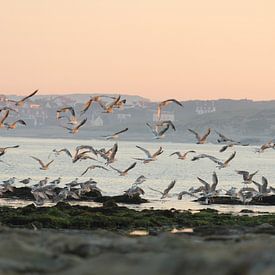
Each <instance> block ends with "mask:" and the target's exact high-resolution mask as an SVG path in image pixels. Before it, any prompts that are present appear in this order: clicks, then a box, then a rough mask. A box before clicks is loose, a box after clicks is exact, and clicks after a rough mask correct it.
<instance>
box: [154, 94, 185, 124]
mask: <svg viewBox="0 0 275 275" xmlns="http://www.w3.org/2000/svg"><path fill="white" fill-rule="evenodd" d="M170 103H176V104H178V105H179V106H181V107H183V105H182V103H180V102H179V101H178V100H176V99H167V100H164V101H162V102H160V103H159V104H158V107H157V119H158V120H160V118H161V112H162V108H163V107H165V106H167V105H169V104H170Z"/></svg>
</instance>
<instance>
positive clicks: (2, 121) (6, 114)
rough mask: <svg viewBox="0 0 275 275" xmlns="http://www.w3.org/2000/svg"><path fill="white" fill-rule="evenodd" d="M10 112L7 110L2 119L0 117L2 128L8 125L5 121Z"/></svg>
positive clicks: (0, 126)
mask: <svg viewBox="0 0 275 275" xmlns="http://www.w3.org/2000/svg"><path fill="white" fill-rule="evenodd" d="M9 113H10V111H9V110H7V111H6V112H5V114H4V115H3V116H2V117H1V119H0V128H4V127H6V125H5V124H4V121H5V120H6V118H7V117H8V115H9Z"/></svg>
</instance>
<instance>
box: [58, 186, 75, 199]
mask: <svg viewBox="0 0 275 275" xmlns="http://www.w3.org/2000/svg"><path fill="white" fill-rule="evenodd" d="M67 198H73V199H76V200H77V199H80V198H79V196H78V195H77V194H76V193H75V192H73V191H71V189H70V186H66V187H65V188H63V189H62V190H61V191H60V192H59V193H58V195H57V197H56V198H55V201H57V202H58V201H63V200H66V199H67Z"/></svg>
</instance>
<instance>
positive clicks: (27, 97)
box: [8, 90, 38, 107]
mask: <svg viewBox="0 0 275 275" xmlns="http://www.w3.org/2000/svg"><path fill="white" fill-rule="evenodd" d="M37 92H38V90H35V91H34V92H33V93H31V94H30V95H28V96H25V97H23V98H22V99H20V100H18V101H16V100H11V99H8V101H10V102H14V103H15V106H18V107H23V106H24V103H25V101H26V100H27V99H29V98H31V97H32V96H34V95H35V94H36V93H37Z"/></svg>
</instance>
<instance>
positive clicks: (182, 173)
mask: <svg viewBox="0 0 275 275" xmlns="http://www.w3.org/2000/svg"><path fill="white" fill-rule="evenodd" d="M0 142H1V143H0V146H1V147H4V146H10V145H17V144H18V145H20V147H19V148H18V149H11V150H9V151H8V152H7V154H5V155H4V156H3V157H2V158H1V159H2V160H4V161H6V162H7V163H9V164H10V166H7V165H6V164H4V163H0V167H1V168H0V169H1V170H0V171H1V174H0V180H6V179H8V178H10V177H12V176H15V177H16V178H17V179H20V180H21V179H24V178H27V177H31V178H32V179H33V183H36V182H37V181H39V180H41V179H43V178H44V177H46V176H48V177H49V178H50V179H51V180H52V179H55V178H57V177H59V176H60V177H62V183H63V184H65V183H67V182H70V181H71V180H73V179H74V178H76V177H78V178H79V180H80V181H85V180H87V179H88V178H90V177H92V178H93V179H94V180H96V181H97V182H98V186H99V187H100V188H101V189H102V191H103V194H104V195H118V194H122V193H123V191H124V190H126V189H127V188H129V187H130V186H131V184H132V183H133V182H134V181H135V179H136V178H137V177H138V176H140V175H144V176H146V177H147V178H148V179H147V181H146V182H144V183H143V184H142V186H141V187H142V188H143V189H144V190H145V195H144V197H145V198H147V199H149V200H150V201H151V203H149V204H143V205H142V206H135V207H137V208H140V207H154V208H171V207H174V208H177V209H194V210H195V209H201V208H202V207H206V206H202V205H200V204H198V203H196V202H192V200H193V198H191V197H188V196H186V197H184V199H183V200H182V201H178V200H177V197H176V194H177V193H179V192H180V191H183V190H188V189H189V188H190V187H192V186H194V187H198V186H200V183H199V182H198V180H197V177H201V178H203V179H205V180H206V181H208V182H210V183H211V179H212V172H213V171H216V173H217V175H218V178H219V184H218V188H223V189H229V188H230V187H231V186H235V187H238V188H239V187H242V186H243V185H242V183H241V182H242V178H241V176H240V175H237V174H236V172H235V170H236V169H239V170H248V171H251V172H252V171H255V170H259V173H258V174H257V175H256V176H255V180H256V181H259V182H261V176H262V175H264V176H265V177H266V178H267V179H268V180H269V184H270V185H271V186H273V187H275V166H274V164H275V150H270V151H266V152H265V153H262V154H257V153H255V152H254V151H255V147H252V146H247V147H242V146H236V147H235V148H230V149H228V151H226V152H223V153H220V152H219V149H220V147H221V146H220V145H215V144H204V145H197V144H186V143H167V142H146V143H145V142H128V141H118V146H119V149H118V153H117V161H116V162H115V163H114V164H113V166H114V167H116V168H118V169H120V170H123V169H125V168H127V167H128V166H129V165H130V164H131V163H133V162H134V161H135V160H133V158H134V157H144V156H145V155H144V153H143V152H142V151H140V150H139V149H138V148H136V147H135V146H136V145H139V146H142V147H144V148H146V149H148V150H149V151H152V152H155V151H156V150H157V149H158V148H159V146H162V147H163V150H164V153H163V154H162V155H160V156H159V157H158V160H157V161H154V162H151V163H149V164H143V163H141V162H138V164H137V166H136V167H135V168H134V169H133V170H131V171H130V172H129V174H128V175H127V176H125V177H121V176H119V175H118V174H117V172H115V171H104V170H101V169H96V170H91V171H89V172H88V173H87V174H86V175H85V176H83V177H80V175H81V173H82V172H83V171H84V170H85V169H86V168H87V167H88V166H89V165H91V164H95V163H96V162H95V161H92V160H84V161H80V162H77V163H75V164H73V163H72V161H71V160H70V159H69V157H68V156H67V155H65V154H62V155H60V156H58V157H57V158H55V161H54V162H53V163H52V165H51V166H50V169H49V170H48V171H42V170H40V169H39V165H38V163H37V162H36V161H35V160H33V159H32V158H30V156H36V157H38V158H41V159H42V160H44V161H45V162H46V161H49V160H50V159H52V158H54V156H53V155H52V156H51V157H50V158H48V157H49V154H50V152H51V151H52V150H53V149H61V148H67V149H69V150H70V151H71V152H73V150H74V148H75V147H76V146H78V145H92V146H94V147H95V148H98V149H99V148H102V147H106V148H110V147H112V146H113V144H114V141H105V140H90V141H89V140H70V139H62V140H61V139H32V138H11V137H9V138H3V137H2V138H0ZM186 150H195V151H196V152H197V153H198V154H200V153H207V154H211V155H213V156H215V157H218V158H220V159H224V160H225V159H227V158H228V157H229V156H230V155H231V153H232V152H233V151H234V150H236V151H237V155H236V158H235V159H234V160H233V161H232V162H231V163H230V166H229V167H227V168H224V169H221V170H220V169H217V168H216V164H215V163H213V162H211V161H210V160H208V159H201V160H199V161H195V162H192V161H190V159H191V157H192V155H193V154H190V155H189V156H188V158H187V160H179V159H177V157H176V156H171V157H170V156H169V155H170V154H171V153H172V152H174V151H186ZM99 159H100V158H99ZM174 179H176V180H177V182H176V185H175V187H174V189H172V191H171V197H169V198H166V199H165V200H160V194H158V193H156V192H154V191H152V190H150V189H149V188H148V187H151V188H154V189H159V190H164V189H165V188H166V187H167V185H168V184H169V183H170V182H171V181H172V180H174ZM16 185H17V186H19V185H20V184H19V183H18V182H16ZM14 203H16V202H11V201H6V200H3V199H2V200H1V204H10V205H14ZM85 204H87V203H85ZM88 204H91V205H93V203H88ZM207 207H212V208H215V209H218V210H221V211H225V212H228V211H233V212H235V211H239V210H240V209H243V208H249V209H253V210H255V211H268V212H275V206H271V207H269V206H231V205H215V206H207Z"/></svg>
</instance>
